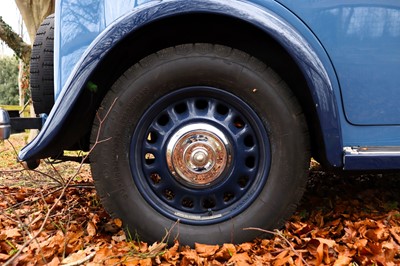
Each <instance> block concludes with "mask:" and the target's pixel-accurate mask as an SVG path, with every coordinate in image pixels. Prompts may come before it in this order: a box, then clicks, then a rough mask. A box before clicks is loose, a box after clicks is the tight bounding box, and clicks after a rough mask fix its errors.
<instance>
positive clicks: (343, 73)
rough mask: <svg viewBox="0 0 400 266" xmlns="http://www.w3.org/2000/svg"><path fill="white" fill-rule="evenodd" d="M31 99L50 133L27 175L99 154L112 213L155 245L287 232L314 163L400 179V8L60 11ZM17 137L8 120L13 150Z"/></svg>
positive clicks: (359, 4) (178, 6)
mask: <svg viewBox="0 0 400 266" xmlns="http://www.w3.org/2000/svg"><path fill="white" fill-rule="evenodd" d="M31 83H32V99H33V102H34V107H35V110H36V113H37V114H38V117H37V118H34V119H36V120H35V121H36V122H37V123H40V126H38V127H40V128H41V130H40V133H39V135H38V136H37V137H36V138H35V139H34V140H33V141H32V142H30V143H29V144H28V145H27V146H26V147H24V148H23V149H22V150H21V151H20V153H19V160H21V161H22V162H23V163H24V164H25V165H26V166H27V167H28V168H34V167H36V166H37V165H38V162H39V160H40V159H42V158H47V157H53V158H58V159H62V160H68V159H70V158H68V157H65V156H63V151H64V150H71V149H76V150H85V151H90V164H91V169H92V174H93V178H94V180H95V185H96V189H97V191H98V194H99V196H100V198H101V201H102V203H103V205H104V207H105V208H106V209H107V211H108V212H109V213H110V214H111V215H112V216H113V217H116V218H120V219H121V220H122V221H123V224H124V225H123V226H124V229H125V230H126V231H127V232H129V233H130V234H135V233H137V234H139V236H140V239H141V240H144V241H156V240H160V239H162V237H163V236H164V235H165V233H166V232H167V231H168V232H170V238H169V239H170V241H172V240H173V239H174V238H175V237H177V238H178V239H179V241H180V243H181V244H189V245H191V244H193V243H194V242H201V243H224V242H243V241H247V240H251V239H253V238H254V237H257V236H259V234H260V232H257V231H245V230H243V228H247V227H257V228H264V229H269V230H273V229H274V228H279V227H281V226H282V225H283V224H284V222H285V220H286V219H287V218H289V217H290V215H291V214H292V213H293V212H294V211H295V210H296V206H297V204H298V202H299V201H300V199H301V197H302V194H303V192H304V190H305V187H306V181H307V177H308V170H309V165H310V158H314V159H315V160H317V161H318V162H319V163H320V164H321V165H322V166H323V167H324V168H325V169H327V170H335V171H372V170H377V171H383V170H392V171H396V170H399V169H400V104H399V103H400V2H399V1H396V0H359V1H341V0H303V1H298V0H237V1H235V0H229V1H228V0H191V1H187V0H166V1H145V0H143V1H140V0H135V1H133V0H132V1H130V0H119V1H111V0H100V1H99V0H79V1H78V0H60V1H58V2H57V4H56V12H55V15H52V16H50V17H49V18H47V19H46V20H45V22H44V23H43V24H42V25H41V27H40V29H39V31H38V34H37V39H36V41H35V44H34V48H33V55H32V63H31ZM15 124H16V122H15V121H14V120H13V119H9V118H8V117H7V114H6V113H5V112H2V113H1V116H0V125H1V126H0V127H1V131H0V133H1V135H2V138H7V137H8V135H9V129H10V125H11V126H13V125H15ZM31 127H34V126H31Z"/></svg>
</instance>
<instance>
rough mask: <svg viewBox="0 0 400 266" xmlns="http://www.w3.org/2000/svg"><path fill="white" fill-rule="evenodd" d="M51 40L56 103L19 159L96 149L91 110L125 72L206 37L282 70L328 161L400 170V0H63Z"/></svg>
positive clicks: (319, 154)
mask: <svg viewBox="0 0 400 266" xmlns="http://www.w3.org/2000/svg"><path fill="white" fill-rule="evenodd" d="M54 37H55V41H54V66H55V67H54V69H55V71H54V89H55V92H54V95H55V100H56V101H55V104H54V107H53V109H52V110H51V112H50V113H49V114H48V117H47V119H46V122H45V123H44V125H43V128H42V130H41V131H40V133H39V135H38V136H37V138H35V139H34V140H33V141H32V142H31V143H29V144H28V145H27V146H26V147H24V148H23V149H22V151H21V152H20V154H19V158H20V160H21V161H26V162H32V161H36V160H38V159H41V158H45V157H49V156H53V157H54V156H57V154H59V153H61V152H62V151H63V150H65V149H74V148H75V149H76V148H79V149H84V150H89V149H90V144H89V143H90V142H89V136H90V131H91V128H92V124H93V120H95V119H96V112H97V110H98V109H99V106H100V104H101V102H102V101H103V99H104V97H105V95H106V94H107V93H108V92H109V90H110V87H112V84H113V83H114V82H115V81H116V80H117V79H118V78H119V77H121V75H123V73H124V72H125V71H126V69H128V68H129V67H131V66H132V65H134V64H135V63H137V62H141V60H142V58H145V57H146V56H148V55H150V54H154V53H157V51H164V50H163V49H165V48H167V47H173V46H179V45H182V44H187V43H211V44H218V45H223V46H228V47H233V48H234V49H238V50H241V51H244V52H245V53H247V54H250V55H251V56H253V57H254V58H257V59H259V60H260V61H262V62H266V64H267V65H269V66H271V68H272V69H274V71H275V72H276V73H277V74H278V75H279V76H280V77H282V79H283V80H284V81H285V82H286V83H287V85H288V87H289V88H290V91H291V93H293V95H294V97H295V98H296V101H298V103H299V105H300V106H301V109H302V112H303V113H304V117H305V120H306V124H307V130H308V131H309V134H310V143H311V144H310V147H311V152H312V153H311V154H312V156H313V157H314V158H316V159H317V160H318V161H319V162H321V163H322V165H323V166H324V167H326V169H336V170H360V171H367V170H398V169H400V105H399V102H400V75H399V74H400V73H399V70H400V3H399V2H398V1H394V0H384V1H378V0H359V1H351V2H349V1H336V0H335V1H333V0H324V1H316V0H306V1H296V0H238V1H223V0H193V1H184V0H167V1H137V0H135V1H133V0H119V1H117V2H116V1H110V0H102V1H95V0H85V1H76V0H60V1H58V2H57V5H56V13H55V36H54ZM202 47H203V48H204V47H206V46H202ZM233 61H235V60H233ZM235 62H236V61H235ZM140 64H141V63H139V65H140ZM155 78H156V77H155ZM256 91H257V88H255V89H254V92H256ZM229 97H230V96H229ZM260 101H262V99H260ZM265 104H266V105H268V104H269V103H268V102H265ZM233 109H234V108H233ZM235 110H236V109H235ZM246 112H247V111H246ZM196 119H199V118H198V117H196ZM207 119H208V118H207ZM249 119H251V115H250V118H249ZM196 121H197V120H196ZM213 123H214V122H213ZM200 124H201V123H200ZM211 131H214V133H215V134H216V135H219V130H217V129H213V130H211ZM173 136H175V135H173ZM92 137H93V135H92ZM257 143H258V142H257ZM92 144H93V143H92ZM213 145H217V144H213ZM272 146H273V145H272ZM272 148H273V147H271V149H272ZM204 154H207V153H206V152H205V153H198V154H197V155H200V156H199V157H196V158H197V159H199V160H200V159H202V158H203V155H204ZM193 156H194V155H193ZM272 157H273V154H272ZM193 160H194V159H193ZM272 160H274V159H272ZM193 162H194V161H193ZM288 167H290V165H289V166H288ZM192 185H193V184H192ZM139 190H140V189H139ZM144 190H146V189H144ZM257 193H261V192H257ZM149 200H150V201H151V199H149ZM154 205H156V204H154ZM160 212H161V213H162V210H160ZM168 215H169V214H168ZM168 215H167V214H166V216H168ZM172 216H173V215H172V214H171V215H170V216H168V217H169V218H171V220H174V218H173V217H172ZM178 216H179V215H178ZM182 217H183V218H187V219H189V220H190V219H192V218H191V217H190V215H189V216H184V215H183V216H182ZM188 217H189V218H188ZM193 220H196V219H195V218H193ZM216 220H218V219H216ZM196 221H197V220H196ZM187 223H188V224H191V222H190V221H189V222H187ZM193 223H195V224H196V223H197V222H193ZM199 223H200V222H199ZM205 224H206V225H207V226H208V224H207V223H205ZM210 230H211V229H210ZM187 242H189V243H190V240H188V241H187Z"/></svg>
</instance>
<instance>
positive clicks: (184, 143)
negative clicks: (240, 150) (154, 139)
mask: <svg viewBox="0 0 400 266" xmlns="http://www.w3.org/2000/svg"><path fill="white" fill-rule="evenodd" d="M166 157H167V164H168V168H169V170H170V172H171V173H172V175H173V176H174V177H175V178H176V179H177V180H178V181H179V182H181V183H183V184H186V185H188V186H194V187H205V186H209V185H211V184H214V183H215V182H217V181H218V180H219V178H220V177H221V176H222V174H223V173H224V172H225V171H226V170H227V169H228V168H229V166H230V164H231V160H232V147H231V144H230V143H229V142H228V139H227V138H226V137H225V136H224V134H223V133H222V131H220V130H219V129H218V128H216V127H214V126H211V125H209V124H205V123H196V124H190V125H187V126H184V127H183V128H181V129H179V130H178V131H177V132H176V133H175V134H173V135H172V137H171V138H170V140H169V142H168V145H167V152H166Z"/></svg>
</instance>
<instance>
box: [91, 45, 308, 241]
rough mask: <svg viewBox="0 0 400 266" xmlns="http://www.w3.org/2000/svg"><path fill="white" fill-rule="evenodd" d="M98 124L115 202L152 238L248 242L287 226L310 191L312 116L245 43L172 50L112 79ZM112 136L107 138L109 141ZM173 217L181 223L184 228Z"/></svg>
mask: <svg viewBox="0 0 400 266" xmlns="http://www.w3.org/2000/svg"><path fill="white" fill-rule="evenodd" d="M99 114H100V117H103V118H104V122H102V123H99V121H98V120H96V121H95V123H94V126H93V130H92V139H91V142H92V145H96V147H95V148H94V151H93V153H92V157H91V161H92V171H93V177H94V179H95V184H96V188H97V190H98V193H99V194H100V197H101V199H102V202H103V204H104V206H105V207H106V209H107V210H108V211H109V212H110V213H111V214H112V215H113V216H114V217H118V218H121V219H122V220H123V222H124V226H125V227H126V229H127V231H129V232H130V233H131V234H133V233H138V234H139V235H140V238H141V239H143V240H146V241H156V240H160V239H161V238H162V237H163V236H164V234H165V232H166V230H169V229H170V228H172V227H173V229H172V234H173V236H171V238H170V240H173V239H174V237H176V236H177V237H178V238H179V240H180V242H181V243H183V244H193V243H194V242H196V241H197V242H202V243H223V242H232V241H234V242H241V241H246V240H250V239H252V238H254V237H255V236H256V235H258V234H259V232H249V231H243V228H246V227H260V228H268V229H273V228H277V227H280V226H282V224H283V222H284V220H285V219H286V218H287V217H288V216H289V215H290V214H291V213H292V212H293V211H294V209H295V207H296V204H297V203H298V201H299V200H300V197H301V195H302V193H303V191H304V187H305V182H306V176H307V169H308V164H309V144H308V134H307V128H306V123H305V120H304V117H303V114H302V112H301V109H300V108H299V105H298V104H297V102H296V100H295V98H294V97H293V95H292V94H291V93H290V91H289V90H288V88H287V87H286V85H285V83H284V82H283V81H282V80H280V79H279V77H278V76H277V75H276V74H275V73H274V72H273V71H272V70H271V69H269V68H268V67H266V66H265V65H264V64H263V63H261V62H259V61H258V60H257V59H255V58H252V57H251V56H249V55H248V54H245V53H243V52H241V51H239V50H235V49H232V48H229V47H226V46H220V45H211V44H186V45H180V46H176V47H172V48H167V49H164V50H162V51H159V52H158V53H155V54H153V55H150V56H148V57H146V58H145V59H143V60H142V61H140V62H139V63H138V64H135V65H134V66H132V67H131V68H130V69H129V70H127V71H126V72H125V73H124V75H123V76H121V78H120V79H119V80H118V81H117V82H116V83H115V84H114V86H113V88H112V89H111V90H110V91H109V93H108V94H107V95H106V97H105V99H104V100H103V103H102V106H101V108H100V110H99ZM103 140H105V141H103ZM174 224H175V226H174Z"/></svg>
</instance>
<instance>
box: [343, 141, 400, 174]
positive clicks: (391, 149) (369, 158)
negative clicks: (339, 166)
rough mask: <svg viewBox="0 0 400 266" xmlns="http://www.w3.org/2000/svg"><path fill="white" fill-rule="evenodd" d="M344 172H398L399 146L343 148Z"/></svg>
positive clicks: (399, 161) (399, 163) (399, 166)
mask: <svg viewBox="0 0 400 266" xmlns="http://www.w3.org/2000/svg"><path fill="white" fill-rule="evenodd" d="M343 152H344V158H343V163H344V168H343V169H344V170H399V169H400V146H382V147H344V148H343Z"/></svg>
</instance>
